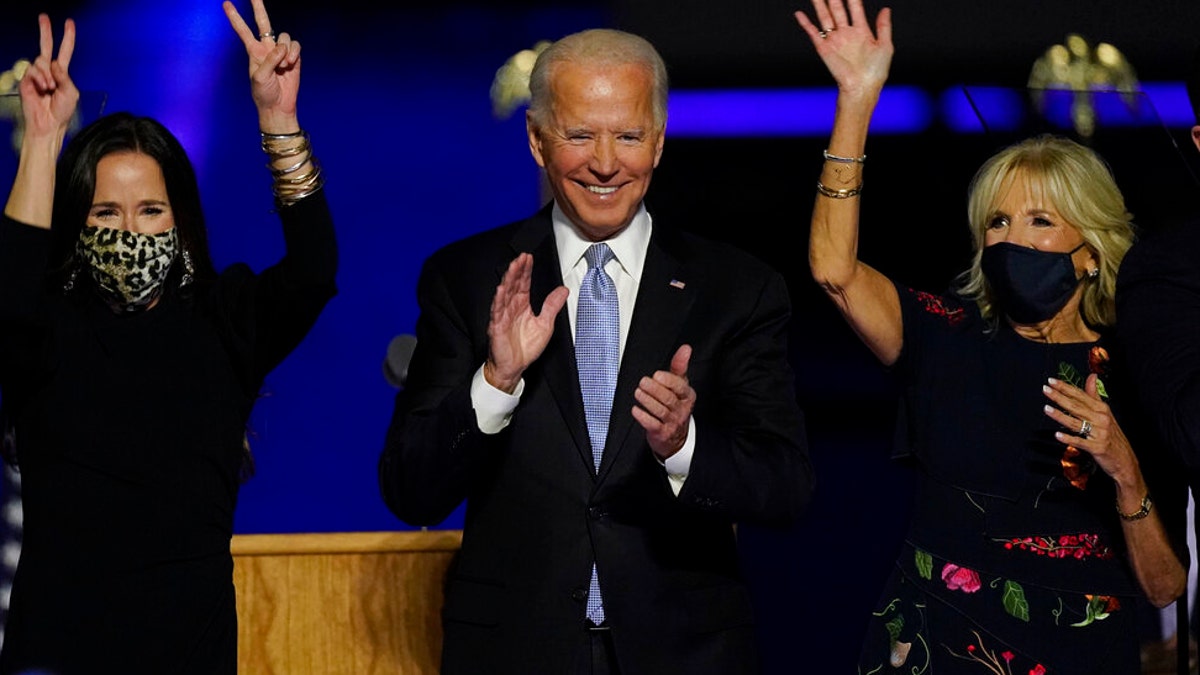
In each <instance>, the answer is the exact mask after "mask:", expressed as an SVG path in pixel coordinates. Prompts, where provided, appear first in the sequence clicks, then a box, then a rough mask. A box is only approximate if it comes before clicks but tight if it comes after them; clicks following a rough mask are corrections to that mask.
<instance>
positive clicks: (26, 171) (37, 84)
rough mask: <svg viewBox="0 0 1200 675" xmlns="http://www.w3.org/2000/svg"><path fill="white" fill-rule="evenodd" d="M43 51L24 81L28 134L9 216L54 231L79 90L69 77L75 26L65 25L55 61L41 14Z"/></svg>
mask: <svg viewBox="0 0 1200 675" xmlns="http://www.w3.org/2000/svg"><path fill="white" fill-rule="evenodd" d="M38 26H39V29H40V32H41V40H40V50H39V53H38V56H37V58H36V59H34V61H33V63H31V64H30V65H29V69H28V70H26V71H25V75H24V77H22V78H21V84H20V87H19V88H18V91H19V92H20V95H21V114H22V118H23V120H24V136H23V137H22V139H21V158H20V161H19V163H18V164H17V174H16V178H15V179H14V180H13V186H12V191H11V192H10V193H9V196H8V203H7V204H5V206H4V213H5V215H7V216H8V217H9V218H12V219H13V220H17V221H20V222H22V223H26V224H28V225H34V226H36V227H41V228H45V229H50V216H51V214H52V211H53V206H54V171H55V164H56V162H57V161H58V153H59V151H61V150H62V146H63V140H64V139H65V138H66V135H67V127H68V125H69V124H70V122H71V118H72V117H73V116H74V115H75V105H76V104H77V103H78V102H79V90H78V89H76V88H75V83H74V82H72V81H71V77H70V76H69V75H68V74H67V68H68V66H70V64H71V54H72V53H73V52H74V51H75V22H74V21H72V20H71V19H67V21H66V24H65V25H64V27H63V38H62V44H61V45H59V48H58V58H54V55H53V54H54V33H53V31H52V30H51V27H50V17H49V16H46V15H45V14H40V15H38Z"/></svg>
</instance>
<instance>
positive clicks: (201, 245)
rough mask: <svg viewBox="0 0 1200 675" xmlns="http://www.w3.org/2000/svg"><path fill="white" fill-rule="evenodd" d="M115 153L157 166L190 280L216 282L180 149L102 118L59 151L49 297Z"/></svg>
mask: <svg viewBox="0 0 1200 675" xmlns="http://www.w3.org/2000/svg"><path fill="white" fill-rule="evenodd" d="M114 152H138V153H141V154H144V155H146V156H148V157H150V158H152V159H154V161H156V162H158V166H159V167H160V168H161V169H162V172H163V180H164V182H165V183H166V187H167V199H168V200H169V201H170V203H171V212H172V214H173V215H174V218H175V228H176V231H177V232H178V235H179V243H180V246H181V247H182V249H183V250H185V251H187V253H188V255H189V256H190V257H191V260H192V276H193V277H194V280H195V282H197V283H200V284H204V283H207V282H211V281H213V280H215V279H216V276H217V273H216V269H215V268H214V266H213V262H212V256H211V254H210V253H209V250H208V230H207V228H206V227H205V225H204V211H203V209H202V208H201V204H200V187H199V185H198V184H197V182H196V172H195V170H194V169H193V168H192V162H191V160H189V159H188V156H187V152H186V151H185V150H184V149H183V145H181V144H180V143H179V140H178V139H177V138H175V136H174V135H173V134H172V133H171V132H170V131H169V130H167V128H166V127H165V126H163V125H162V124H161V123H159V122H158V121H157V120H154V119H152V118H149V117H137V116H135V115H132V114H130V113H127V112H118V113H112V114H110V115H106V116H104V117H101V118H100V119H98V120H96V121H94V122H92V123H91V124H89V125H87V126H86V127H84V128H83V129H81V130H80V131H79V133H78V134H76V135H75V136H74V137H73V138H72V139H71V141H70V142H69V143H68V144H67V146H66V147H65V148H64V149H63V152H62V155H61V157H60V158H59V160H58V168H57V177H56V183H55V188H54V213H53V216H52V220H51V225H50V234H51V249H50V260H49V263H48V270H47V278H48V282H49V284H50V288H51V290H52V292H62V290H63V288H64V285H65V284H66V282H67V280H68V279H70V278H72V277H73V274H74V273H75V272H76V271H77V269H78V266H79V264H80V261H78V260H76V255H75V245H76V241H77V240H78V239H79V232H80V230H82V229H83V227H84V226H85V224H86V223H87V216H88V212H89V211H90V210H91V208H92V200H93V199H94V198H95V195H96V167H97V165H99V163H100V160H101V159H103V158H105V157H107V156H108V155H111V154H113V153H114ZM181 260H182V256H181V257H180V260H177V261H176V263H175V264H174V265H173V266H172V270H171V272H170V274H169V275H168V277H167V282H166V283H167V286H168V289H171V288H177V287H178V286H179V279H180V277H181V275H182V273H183V270H182V267H183V265H182V262H181ZM13 422H14V420H13V419H12V416H11V414H10V406H9V405H0V457H3V459H4V460H5V461H7V462H8V463H10V464H12V465H14V466H18V462H17V442H16V429H15V428H14V425H13ZM240 473H241V475H240V477H241V479H242V480H247V479H249V478H250V476H252V475H253V474H254V457H253V455H252V454H251V451H250V445H249V439H248V438H247V439H245V442H244V444H243V456H242V468H241V472H240Z"/></svg>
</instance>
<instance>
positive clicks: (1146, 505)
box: [1117, 492, 1154, 520]
mask: <svg viewBox="0 0 1200 675" xmlns="http://www.w3.org/2000/svg"><path fill="white" fill-rule="evenodd" d="M1152 508H1154V502H1152V501H1150V493H1149V492H1147V493H1146V496H1145V497H1142V508H1140V509H1138V510H1137V511H1134V512H1133V513H1125V512H1124V511H1122V510H1121V502H1117V515H1118V516H1121V520H1141V519H1142V518H1145V517H1146V516H1148V515H1150V509H1152Z"/></svg>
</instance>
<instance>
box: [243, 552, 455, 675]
mask: <svg viewBox="0 0 1200 675" xmlns="http://www.w3.org/2000/svg"><path fill="white" fill-rule="evenodd" d="M461 543H462V531H461V530H438V531H417V532H351V533H333V534H253V535H235V536H234V537H233V542H232V544H231V546H230V548H231V550H232V552H233V579H234V585H235V586H236V588H237V613H238V672H239V673H242V674H245V675H251V674H253V675H270V674H272V673H278V674H280V675H292V674H296V673H320V674H321V675H340V674H343V673H344V674H345V675H368V674H369V673H389V674H395V673H401V674H408V673H414V674H419V675H424V674H426V673H428V674H430V675H436V673H437V672H438V665H439V663H440V660H441V659H440V654H441V644H442V627H441V609H442V585H443V583H444V581H445V578H446V568H447V566H448V565H449V564H450V561H451V559H452V558H453V556H454V554H455V552H457V551H458V548H459V545H460V544H461Z"/></svg>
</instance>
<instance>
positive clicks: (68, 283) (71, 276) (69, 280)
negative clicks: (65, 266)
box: [63, 263, 79, 293]
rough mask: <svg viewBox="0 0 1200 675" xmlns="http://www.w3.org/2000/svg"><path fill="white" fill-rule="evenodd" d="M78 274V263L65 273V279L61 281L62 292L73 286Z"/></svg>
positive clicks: (69, 289)
mask: <svg viewBox="0 0 1200 675" xmlns="http://www.w3.org/2000/svg"><path fill="white" fill-rule="evenodd" d="M78 276H79V264H78V263H76V264H75V266H73V267H72V268H71V273H70V274H68V275H67V280H66V281H65V282H63V293H70V292H71V291H72V290H73V289H74V288H75V279H76V278H77V277H78Z"/></svg>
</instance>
